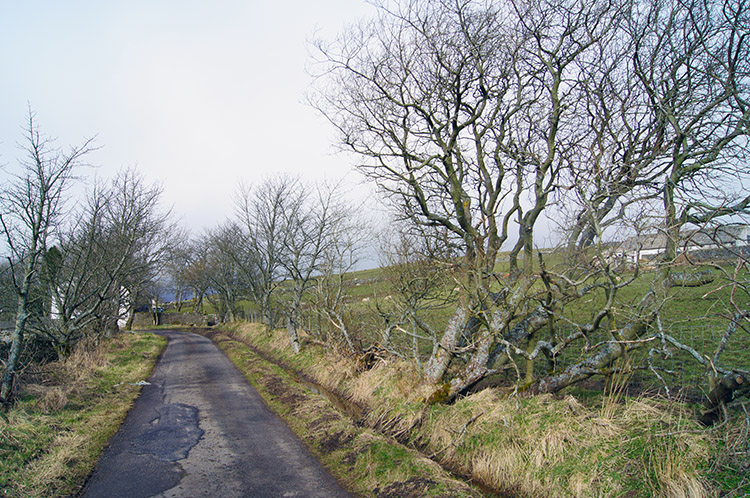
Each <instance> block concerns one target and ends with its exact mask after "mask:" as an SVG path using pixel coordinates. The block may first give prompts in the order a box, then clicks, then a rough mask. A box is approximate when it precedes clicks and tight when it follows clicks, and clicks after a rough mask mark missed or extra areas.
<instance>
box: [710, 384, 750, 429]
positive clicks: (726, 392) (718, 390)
mask: <svg viewBox="0 0 750 498" xmlns="http://www.w3.org/2000/svg"><path fill="white" fill-rule="evenodd" d="M712 384H713V385H712V386H711V390H710V391H709V393H708V396H707V397H706V401H705V402H704V405H705V407H706V408H707V410H706V411H705V412H703V413H702V414H701V416H700V421H701V423H702V424H704V425H713V424H714V423H715V422H716V421H717V420H718V419H719V415H720V414H721V408H722V407H723V406H724V405H725V404H726V403H728V402H730V401H732V399H734V398H735V395H736V394H738V393H743V392H744V393H745V394H746V393H747V392H748V391H750V378H748V376H747V374H743V373H740V372H732V373H728V374H726V375H724V376H723V377H721V378H720V379H714V380H713V382H712Z"/></svg>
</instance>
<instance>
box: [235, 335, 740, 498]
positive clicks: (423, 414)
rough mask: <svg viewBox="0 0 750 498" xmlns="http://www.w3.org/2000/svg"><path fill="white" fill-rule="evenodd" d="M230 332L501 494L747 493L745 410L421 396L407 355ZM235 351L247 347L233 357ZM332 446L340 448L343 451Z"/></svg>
mask: <svg viewBox="0 0 750 498" xmlns="http://www.w3.org/2000/svg"><path fill="white" fill-rule="evenodd" d="M227 334H228V335H232V336H233V337H234V338H235V339H236V340H239V341H243V342H247V343H249V344H252V346H253V347H254V348H257V349H258V350H259V351H261V352H262V353H263V354H264V355H265V356H267V357H269V358H272V359H274V360H275V361H278V362H279V363H281V364H283V365H285V366H288V367H290V368H291V369H292V370H295V371H298V372H300V373H302V374H303V375H306V376H309V377H311V378H313V379H315V380H316V381H317V382H318V383H320V384H321V385H323V386H324V387H326V388H327V389H329V390H331V391H334V392H338V393H341V394H343V395H344V396H345V397H347V398H349V399H350V400H352V401H354V402H357V403H358V404H360V405H361V406H363V407H364V408H365V410H366V415H365V417H364V418H363V419H362V420H361V424H362V425H364V426H366V427H367V428H369V429H370V430H371V431H372V432H368V434H372V436H371V437H376V436H379V437H386V438H393V439H396V440H398V441H399V442H401V443H403V444H405V445H406V446H409V447H411V448H413V449H416V450H419V452H421V453H422V454H424V455H429V456H430V457H431V459H432V460H433V461H436V462H439V463H441V464H442V465H443V466H445V467H447V468H450V469H453V470H454V471H455V472H457V473H461V474H463V475H469V476H472V477H473V478H475V479H477V480H479V481H480V482H482V483H483V484H484V485H486V486H487V487H488V488H490V489H493V490H495V491H496V492H498V493H499V494H501V495H503V496H523V497H537V496H538V497H541V496H575V497H578V496H627V497H629V498H634V497H651V496H660V497H688V496H689V497H701V496H706V497H708V496H727V497H739V496H748V495H750V478H749V477H748V476H750V474H748V470H750V468H748V465H747V462H748V455H750V453H749V450H750V448H748V443H747V442H748V438H747V432H748V421H747V419H746V417H743V416H741V415H742V414H740V416H739V417H736V418H734V419H732V420H730V421H728V422H727V423H726V424H724V425H722V426H720V427H717V428H714V429H710V430H707V429H705V428H702V427H701V426H699V425H698V423H697V422H696V420H695V417H694V413H693V411H692V407H691V406H690V405H688V404H686V403H681V402H678V401H675V400H671V401H670V400H666V399H661V398H655V397H629V396H627V395H625V394H624V393H615V394H613V395H609V396H607V395H603V394H602V393H601V392H595V391H591V390H589V391H586V390H583V389H581V388H577V389H570V390H569V391H568V392H567V393H565V394H563V395H561V396H552V395H543V396H531V395H511V393H509V392H507V391H503V390H502V389H486V390H483V391H480V392H478V393H476V394H473V395H471V396H468V397H465V398H462V399H460V400H459V401H457V402H456V403H455V404H453V405H450V406H446V405H436V406H427V405H425V404H424V402H423V399H424V397H425V395H426V394H427V391H425V390H424V389H423V388H422V387H421V386H420V385H419V383H418V380H419V375H418V372H416V371H415V369H414V367H413V365H411V364H409V363H406V362H402V361H397V360H393V359H387V358H383V359H381V360H380V361H378V362H377V364H376V365H375V366H374V367H372V368H368V369H365V368H363V366H362V365H361V363H360V362H359V361H358V360H357V359H356V358H352V357H346V356H341V355H337V354H335V353H334V352H331V351H325V350H324V349H323V348H321V347H318V346H316V345H313V344H310V343H308V344H306V345H305V349H304V350H303V352H302V353H300V354H298V355H294V354H293V353H292V351H291V349H290V348H289V346H288V340H287V338H286V336H285V331H283V330H277V331H274V332H273V333H271V334H269V333H267V332H265V331H264V330H263V328H262V327H261V326H258V325H254V324H241V325H236V326H234V327H233V328H231V330H228V331H227ZM225 341H226V342H232V343H233V344H237V343H236V342H233V341H227V340H226V339H225ZM232 347H235V346H232ZM236 347H238V348H239V347H240V346H236ZM243 348H244V346H243ZM243 350H245V351H247V350H246V349H243ZM243 354H244V355H246V356H248V357H250V356H252V357H256V356H255V355H250V354H249V353H242V354H239V357H240V358H242V357H243ZM230 356H235V357H237V354H236V353H234V354H230ZM255 382H256V384H258V385H260V386H261V389H265V391H266V394H267V396H268V397H269V399H270V403H271V404H273V403H275V402H276V401H277V400H278V398H279V396H278V393H275V392H274V391H273V390H272V389H269V388H267V387H263V385H264V384H265V383H267V382H268V380H266V379H265V378H264V376H263V375H260V376H259V377H258V379H256V380H255ZM277 410H279V411H284V410H285V408H283V407H281V408H277ZM299 411H300V409H298V408H294V409H289V410H288V414H287V417H289V418H288V420H289V422H290V424H291V425H294V424H296V423H298V422H297V418H298V416H299V414H298V412H299ZM303 411H304V409H303ZM339 418H340V417H339ZM336 420H337V421H336V422H335V424H338V423H339V422H338V419H336ZM311 424H312V425H311V427H313V429H312V432H316V431H318V432H320V431H323V433H325V435H326V436H325V437H332V435H334V434H338V432H339V429H337V428H335V427H337V426H336V425H335V424H334V423H333V422H331V423H329V422H327V421H320V420H319V421H318V422H317V423H315V422H312V423H311ZM316 424H317V425H316ZM299 429H300V433H301V434H303V435H304V437H306V438H307V437H313V436H308V435H306V433H305V431H306V430H307V429H306V428H305V426H304V423H303V424H302V425H301V427H300V428H299ZM342 434H348V433H342ZM336 437H339V436H336ZM346 437H349V436H341V437H339V439H341V438H346ZM352 437H353V436H352ZM311 446H315V443H313V444H311ZM373 452H374V453H376V454H379V453H380V452H379V451H378V450H376V448H375V447H374V446H367V450H366V451H360V453H359V454H357V459H356V460H354V461H353V462H352V469H346V468H344V469H343V470H344V471H356V470H357V468H358V467H357V465H364V462H366V461H368V460H367V458H370V457H367V458H365V457H364V456H363V455H366V454H373ZM334 453H335V452H334ZM353 455H354V454H352V456H351V457H350V458H349V459H350V460H351V459H352V458H354V456H353ZM334 457H335V458H341V457H343V459H344V460H345V461H346V459H347V457H346V454H345V455H343V456H342V455H339V457H336V455H334ZM363 458H364V459H365V460H362V459H363ZM383 459H384V460H390V461H399V460H400V457H398V456H394V455H390V456H388V457H384V458H383ZM354 462H357V463H356V464H355V463H354ZM339 465H340V464H339ZM421 472H422V471H421V470H417V469H412V470H411V471H406V472H404V473H403V474H402V476H403V477H401V476H400V477H399V479H401V480H402V481H403V482H406V481H408V480H409V479H410V478H415V477H418V476H421V475H422V474H421ZM365 475H366V476H367V479H369V481H368V482H370V483H372V484H369V486H371V489H375V487H376V486H377V485H378V483H380V482H381V481H380V478H381V476H382V475H383V472H380V471H378V470H376V469H371V470H369V471H368V473H366V474H365ZM359 478H360V477H358V479H359ZM368 496H379V495H377V494H374V495H373V494H370V495H368ZM385 496H388V495H385ZM394 496H396V495H394ZM402 496H408V495H402ZM413 496H421V495H418V494H417V495H413ZM454 496H461V495H460V494H458V495H454Z"/></svg>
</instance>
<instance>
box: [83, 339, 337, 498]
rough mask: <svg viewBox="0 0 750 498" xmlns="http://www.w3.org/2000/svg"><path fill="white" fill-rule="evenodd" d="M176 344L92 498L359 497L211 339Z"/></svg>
mask: <svg viewBox="0 0 750 498" xmlns="http://www.w3.org/2000/svg"><path fill="white" fill-rule="evenodd" d="M158 333H159V334H161V335H164V336H166V337H167V338H168V339H169V343H168V345H167V347H166V349H165V350H164V353H163V354H162V356H161V358H160V359H159V361H158V363H157V364H156V367H155V369H154V372H153V374H152V375H151V377H150V378H149V379H148V382H150V385H146V386H144V387H143V391H142V392H141V396H140V397H139V398H138V400H137V401H136V403H135V405H134V406H133V409H132V410H131V411H130V413H128V416H127V417H126V419H125V422H124V423H123V425H122V427H121V428H120V430H119V431H118V432H117V434H116V435H115V436H114V437H113V439H112V441H111V442H110V445H109V447H108V448H107V449H106V450H105V452H104V454H103V456H102V458H101V459H100V461H99V463H98V464H97V467H96V469H95V470H94V472H93V473H92V475H91V477H90V478H89V481H88V482H87V484H86V486H85V487H84V489H83V491H82V495H81V496H83V497H87V498H93V497H106V498H145V497H150V496H156V497H190V498H194V497H195V498H197V497H202V496H210V497H221V498H231V497H255V496H257V497H326V498H329V497H344V496H350V495H349V494H348V493H347V492H346V491H344V490H343V489H342V488H341V487H340V486H339V484H338V483H337V482H336V480H335V479H334V478H333V477H331V475H330V474H328V473H327V472H326V471H325V470H324V469H323V468H322V467H321V466H320V464H319V463H318V462H317V461H316V460H315V458H314V457H313V456H312V455H311V454H310V453H309V452H308V451H307V449H306V448H305V447H304V445H303V444H302V443H301V442H300V441H299V439H297V437H296V436H295V435H294V434H293V433H292V432H291V430H289V428H288V427H287V426H286V425H285V424H284V422H282V421H281V420H280V419H279V418H278V417H276V416H275V415H274V414H273V413H272V412H271V411H270V410H269V409H268V408H267V407H266V405H265V404H264V403H263V401H262V400H261V398H260V396H259V395H258V393H257V392H256V391H255V389H254V388H253V387H252V386H250V384H248V383H247V381H246V380H245V379H244V377H243V376H242V374H240V372H239V371H238V370H237V369H236V368H235V367H234V365H233V364H232V363H231V362H230V361H229V360H228V359H227V357H226V356H224V354H223V353H222V352H221V351H220V350H219V349H218V348H217V347H216V346H214V344H213V343H212V342H211V341H210V340H208V339H206V338H205V337H202V336H199V335H196V334H191V333H187V332H175V331H161V332H158Z"/></svg>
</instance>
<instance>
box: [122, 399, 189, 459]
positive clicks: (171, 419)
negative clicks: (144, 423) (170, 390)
mask: <svg viewBox="0 0 750 498" xmlns="http://www.w3.org/2000/svg"><path fill="white" fill-rule="evenodd" d="M157 413H158V416H157V417H156V418H155V419H153V420H152V421H151V427H150V428H148V429H146V430H145V431H143V432H142V433H141V434H139V435H138V436H137V437H136V438H135V439H134V440H133V441H132V445H133V450H132V452H133V453H136V454H139V455H151V456H153V458H155V459H156V460H159V461H162V462H176V461H178V460H182V459H183V458H186V457H187V455H188V453H189V452H190V450H191V448H193V446H195V445H196V444H198V441H200V439H201V437H202V436H203V429H201V428H200V426H199V425H198V409H197V408H196V407H194V406H190V405H185V404H183V403H172V404H169V405H162V406H160V407H158V408H157Z"/></svg>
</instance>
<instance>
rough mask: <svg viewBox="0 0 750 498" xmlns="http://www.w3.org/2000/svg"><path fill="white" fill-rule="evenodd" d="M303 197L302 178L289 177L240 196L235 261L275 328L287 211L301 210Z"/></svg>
mask: <svg viewBox="0 0 750 498" xmlns="http://www.w3.org/2000/svg"><path fill="white" fill-rule="evenodd" d="M303 200H304V194H303V192H302V191H301V188H300V184H299V181H298V180H296V179H294V178H291V177H286V176H275V177H269V178H267V179H266V180H264V181H263V182H261V183H260V184H258V185H256V186H254V187H250V186H242V187H241V188H240V191H239V195H238V197H237V210H236V217H237V228H238V230H239V235H240V238H239V240H238V245H237V246H236V248H237V252H236V258H235V261H236V263H237V264H238V265H239V268H240V269H241V271H242V272H244V278H245V281H246V282H247V283H248V285H249V289H250V292H251V294H252V296H253V299H254V300H255V301H256V303H257V304H258V306H259V307H260V310H261V313H262V314H263V317H264V319H265V322H266V324H267V325H268V326H269V327H271V328H273V327H274V326H275V323H276V314H277V312H276V310H275V309H274V306H273V300H272V298H273V295H274V291H275V290H276V288H277V287H278V285H279V284H280V283H281V280H282V277H283V275H284V267H283V265H282V254H283V252H284V241H285V238H286V235H287V227H286V221H287V220H286V218H285V213H291V212H294V211H295V210H297V209H299V208H298V206H299V205H301V204H302V203H303Z"/></svg>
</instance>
